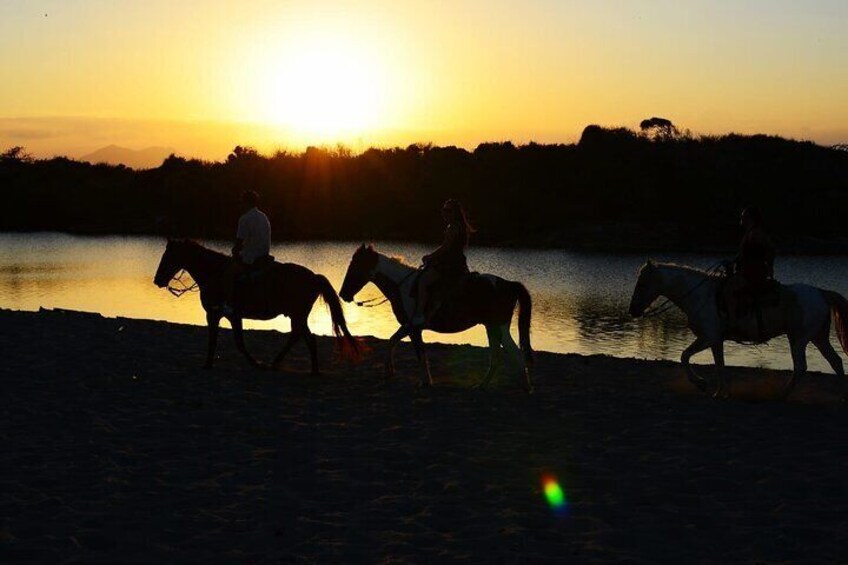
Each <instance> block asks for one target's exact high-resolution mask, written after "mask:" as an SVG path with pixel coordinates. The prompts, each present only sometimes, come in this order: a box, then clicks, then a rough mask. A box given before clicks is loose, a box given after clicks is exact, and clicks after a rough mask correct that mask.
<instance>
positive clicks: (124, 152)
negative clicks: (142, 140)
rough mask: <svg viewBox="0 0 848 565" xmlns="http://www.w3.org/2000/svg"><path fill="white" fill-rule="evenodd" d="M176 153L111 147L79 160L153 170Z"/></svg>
mask: <svg viewBox="0 0 848 565" xmlns="http://www.w3.org/2000/svg"><path fill="white" fill-rule="evenodd" d="M171 153H175V151H174V150H173V149H172V148H170V147H148V148H146V149H128V148H126V147H119V146H117V145H109V146H106V147H103V148H101V149H98V150H97V151H94V152H92V153H89V154H88V155H83V156H82V157H80V158H79V160H80V161H88V162H89V163H108V164H110V165H126V166H127V167H131V168H133V169H152V168H155V167H158V166H159V165H161V164H162V161H164V160H165V158H166V157H168V155H170V154H171Z"/></svg>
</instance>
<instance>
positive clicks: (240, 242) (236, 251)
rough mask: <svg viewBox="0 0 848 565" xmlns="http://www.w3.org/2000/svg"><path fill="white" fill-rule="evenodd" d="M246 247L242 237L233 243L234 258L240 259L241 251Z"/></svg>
mask: <svg viewBox="0 0 848 565" xmlns="http://www.w3.org/2000/svg"><path fill="white" fill-rule="evenodd" d="M243 247H244V240H243V239H241V238H240V237H237V238H236V241H235V243H233V257H240V256H241V250H242V248H243Z"/></svg>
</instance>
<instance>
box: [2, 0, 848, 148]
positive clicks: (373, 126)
mask: <svg viewBox="0 0 848 565" xmlns="http://www.w3.org/2000/svg"><path fill="white" fill-rule="evenodd" d="M846 30H848V2H846V1H844V0H831V1H804V2H802V1H785V0H762V1H740V0H733V1H729V0H728V1H722V0H708V1H684V0H668V1H666V0H654V1H643V2H637V1H631V0H619V1H604V0H601V1H593V2H589V1H585V2H584V1H576V0H575V1H569V0H524V1H514V2H507V1H492V0H487V1H478V0H468V1H451V2H437V1H432V2H399V1H397V0H391V1H381V0H366V1H359V2H323V1H314V2H305V1H303V0H298V1H295V2H286V1H280V0H276V1H266V0H242V1H240V2H223V1H191V0H182V1H179V2H174V1H172V0H168V1H165V0H144V1H135V0H131V1H130V0H126V1H120V2H118V1H108V0H55V1H42V0H2V2H0V53H2V57H0V85H2V88H0V147H7V146H10V145H24V146H26V147H28V148H29V149H30V150H31V151H32V152H33V153H35V154H37V155H40V156H41V155H52V154H57V153H58V154H68V155H71V156H77V155H80V154H84V153H86V152H89V151H92V150H94V149H97V148H99V147H102V146H104V145H108V144H110V143H116V144H119V145H124V146H127V147H131V148H135V149H140V148H143V147H147V146H150V145H164V146H168V147H173V148H175V149H176V150H177V151H178V152H180V153H183V154H189V155H196V156H201V157H207V158H220V157H222V156H223V155H225V154H226V152H227V150H228V149H230V148H231V147H232V146H233V145H235V144H236V143H241V144H252V145H255V146H257V147H259V148H260V149H262V150H266V151H268V150H273V149H275V148H283V147H287V148H293V149H297V148H302V147H303V146H305V145H306V144H332V143H336V142H345V143H347V144H350V145H352V146H353V147H354V148H362V147H365V146H368V145H383V146H385V145H395V144H400V145H406V144H409V143H412V142H417V141H432V142H435V143H438V144H456V145H462V146H466V147H474V146H475V145H476V144H477V143H479V142H481V141H492V140H505V139H511V140H513V141H516V142H526V141H529V140H536V141H539V142H572V141H575V140H576V139H577V138H578V137H579V135H580V132H581V130H582V129H583V127H584V126H585V125H587V124H590V123H598V124H602V125H625V126H630V127H635V126H636V125H637V124H638V122H639V121H640V120H641V119H642V118H645V117H649V116H654V115H659V116H664V117H668V118H670V119H672V120H673V121H674V122H675V123H676V124H678V125H679V126H680V127H683V128H689V129H691V130H692V131H693V132H695V133H726V132H730V131H735V132H741V133H760V132H761V133H770V134H779V135H784V136H788V137H795V138H803V139H812V140H815V141H817V142H820V143H824V144H832V143H837V142H848V103H846V100H848V72H846V69H848V32H846Z"/></svg>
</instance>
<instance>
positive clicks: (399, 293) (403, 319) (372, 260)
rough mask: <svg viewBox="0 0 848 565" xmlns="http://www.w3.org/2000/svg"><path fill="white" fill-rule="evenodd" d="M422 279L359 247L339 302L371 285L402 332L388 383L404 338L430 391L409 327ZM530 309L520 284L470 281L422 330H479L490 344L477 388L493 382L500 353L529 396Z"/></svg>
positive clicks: (417, 338) (394, 340) (482, 278)
mask: <svg viewBox="0 0 848 565" xmlns="http://www.w3.org/2000/svg"><path fill="white" fill-rule="evenodd" d="M420 273H421V271H420V270H418V269H416V268H415V267H411V266H409V265H405V264H404V263H403V262H401V261H399V260H398V259H392V258H390V257H387V256H385V255H382V254H380V253H378V252H377V251H376V250H375V249H374V248H373V247H372V246H370V245H369V246H367V247H366V246H365V245H362V246H360V247H359V249H357V250H356V252H355V253H354V254H353V258H352V259H351V261H350V265H349V266H348V268H347V274H345V279H344V283H342V290H341V292H340V293H339V295H340V296H341V298H342V300H344V301H346V302H351V301H352V300H353V297H354V296H356V293H357V292H359V291H360V290H362V287H364V286H365V285H366V284H368V283H369V282H373V283H374V284H375V285H377V288H379V289H380V291H381V292H382V293H383V295H385V297H386V298H387V299H388V300H389V302H391V305H392V311H393V312H394V314H395V318H397V321H398V323H399V324H400V328H399V329H398V330H397V331H396V332H395V333H394V335H393V336H392V337H391V338H390V339H389V351H388V356H387V358H386V366H385V367H386V377H387V378H391V377H393V376H394V371H395V368H394V359H393V353H394V349H395V347H396V346H397V344H398V342H400V340H402V339H403V338H404V337H406V336H407V335H408V336H410V338H411V339H412V343H413V344H414V345H415V351H416V353H417V355H418V358H419V359H420V360H421V361H422V369H423V374H422V377H421V381H420V384H421V385H422V386H430V385H431V384H432V383H433V380H432V376H431V375H430V364H429V362H428V361H427V351H426V350H425V348H424V342H423V340H422V339H421V328H415V327H412V326H411V325H410V324H409V323H408V322H409V319H410V318H411V316H412V313H413V312H415V297H416V296H417V293H413V292H412V288H413V285H414V284H415V281H416V279H417V278H418V276H419V275H420ZM516 304H517V305H519V313H518V336H519V342H520V343H521V351H519V348H518V346H517V345H516V344H515V341H513V339H512V336H511V335H510V333H509V327H510V322H511V321H512V315H513V312H514V311H515V306H516ZM531 308H532V302H531V300H530V294H529V293H528V292H527V289H526V288H525V287H524V285H523V284H521V283H519V282H514V281H508V280H504V279H502V278H500V277H496V276H494V275H476V274H475V275H469V276H467V277H466V278H465V279H464V280H463V281H462V282H461V283H460V284H459V288H458V290H457V291H456V292H454V293H453V295H452V296H449V297H447V298H446V300H445V301H444V302H443V303H442V305H441V306H440V307H439V309H438V311H437V312H435V314H434V315H433V317H432V319H431V320H430V321H429V322H428V324H427V326H426V327H425V328H424V329H428V330H432V331H434V332H439V333H457V332H461V331H465V330H467V329H469V328H472V327H474V326H476V325H477V324H483V325H484V326H486V335H487V336H488V338H489V355H490V356H489V370H488V371H487V373H486V376H485V377H484V378H483V381H482V382H481V383H480V384H479V385H478V386H479V387H483V386H485V385H487V384H488V382H489V381H490V380H491V378H492V375H493V374H494V371H495V368H496V365H497V361H498V357H499V355H498V354H499V352H500V350H501V348H503V349H504V350H505V351H506V352H507V353H508V354H510V355H511V356H512V357H513V359H514V360H515V364H516V366H517V367H516V368H517V372H518V376H519V379H520V380H521V381H522V383H523V385H524V387H525V389H526V390H527V392H532V391H533V385H532V383H531V380H530V373H529V371H528V366H529V365H532V363H533V350H532V348H531V347H530V317H531ZM522 351H523V353H524V356H523V357H522V355H521V352H522Z"/></svg>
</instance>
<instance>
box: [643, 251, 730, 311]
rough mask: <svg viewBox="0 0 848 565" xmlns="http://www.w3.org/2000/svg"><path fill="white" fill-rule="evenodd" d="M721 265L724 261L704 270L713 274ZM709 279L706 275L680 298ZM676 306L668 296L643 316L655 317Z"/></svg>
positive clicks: (686, 295) (688, 294) (682, 297)
mask: <svg viewBox="0 0 848 565" xmlns="http://www.w3.org/2000/svg"><path fill="white" fill-rule="evenodd" d="M721 266H722V262H721V261H719V262H718V263H715V264H714V265H712V266H711V267H710V268H709V269H707V270H706V271H704V272H705V273H706V274H707V275H712V274H714V273H716V272H718V270H719V269H720V268H721ZM709 280H710V277H709V276H706V277H704V280H702V281H701V282H699V283H698V284H696V285H695V286H693V287H692V288H690V289H689V290H687V291H686V293H685V294H684V295H683V296H681V297H680V298H679V300H683V299H684V298H686V297H688V296H690V295H691V294H692V293H693V292H695V291H696V290H698V289H699V288H701V286H703V285H704V284H705V283H706V282H707V281H709ZM674 307H675V304H674V302H672V301H671V299H670V298H666V299H665V300H663V301H662V302H661V303H660V304H659V305H658V306H656V307H654V308H649V309H648V310H646V311H645V312H644V313H643V314H642V317H643V318H653V317H654V316H659V315H660V314H664V313H665V312H668V311H669V310H671V309H672V308H674Z"/></svg>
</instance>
